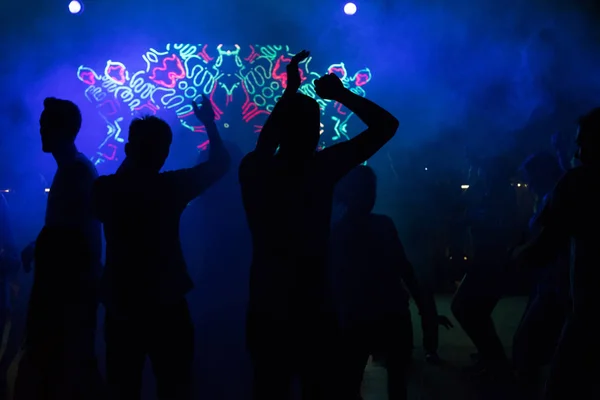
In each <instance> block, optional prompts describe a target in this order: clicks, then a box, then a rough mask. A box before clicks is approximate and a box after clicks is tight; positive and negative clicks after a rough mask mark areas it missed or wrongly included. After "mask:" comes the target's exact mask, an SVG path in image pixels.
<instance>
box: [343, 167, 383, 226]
mask: <svg viewBox="0 0 600 400" xmlns="http://www.w3.org/2000/svg"><path fill="white" fill-rule="evenodd" d="M336 198H337V201H339V202H340V203H342V204H343V205H344V206H346V210H347V212H348V213H349V214H353V215H356V214H361V215H364V214H369V213H370V212H371V211H373V207H375V201H376V199H377V175H375V171H373V169H372V168H371V167H368V166H366V165H359V166H358V167H356V168H354V169H353V170H352V171H350V172H349V173H348V175H346V176H345V177H344V178H343V179H342V180H341V181H340V183H338V186H337V188H336Z"/></svg>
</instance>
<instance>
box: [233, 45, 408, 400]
mask: <svg viewBox="0 0 600 400" xmlns="http://www.w3.org/2000/svg"><path fill="white" fill-rule="evenodd" d="M308 56H309V53H308V52H306V51H303V52H301V53H299V54H297V55H296V56H294V57H293V58H292V60H291V62H290V64H289V66H288V68H287V71H288V84H287V88H286V90H285V92H284V94H283V96H282V98H281V99H280V101H279V102H278V103H277V104H276V106H275V109H274V110H273V112H272V114H271V115H270V117H269V119H268V120H267V121H266V123H265V125H264V127H263V129H262V131H261V133H260V135H259V138H258V142H257V145H256V148H255V150H254V151H252V152H250V153H249V154H248V155H246V157H244V159H243V160H242V163H241V165H240V169H239V178H240V183H241V186H242V198H243V201H244V207H245V210H246V216H247V220H248V225H249V227H250V232H251V234H252V239H253V259H252V265H251V269H250V293H249V295H250V296H249V304H248V316H247V328H246V335H247V345H248V350H249V353H250V356H251V358H252V362H253V365H254V389H253V396H254V399H256V400H268V399H276V400H281V399H285V398H287V396H289V393H290V385H291V381H292V379H293V378H294V377H299V379H300V387H301V390H302V396H303V397H304V398H306V399H322V398H335V397H336V395H335V394H334V393H327V392H328V391H331V390H334V386H335V384H330V383H326V382H327V381H328V380H330V379H333V378H332V377H330V376H326V375H328V374H327V372H326V371H325V366H326V365H327V362H319V361H316V360H317V359H318V358H320V359H323V357H330V356H332V354H331V353H332V352H333V351H332V348H331V346H332V344H333V340H334V337H335V325H336V321H335V315H334V314H333V312H332V310H331V309H330V305H329V306H328V305H326V301H325V297H326V292H327V289H326V286H327V272H326V270H327V251H328V239H329V231H330V220H331V214H332V202H333V191H334V187H335V184H336V183H337V181H338V180H339V179H340V178H342V177H343V176H344V175H345V174H346V173H347V172H348V171H350V170H351V169H352V168H354V167H355V166H357V165H358V164H360V163H362V162H364V161H366V160H367V159H368V158H370V157H371V156H372V155H374V154H375V153H376V152H377V151H378V150H379V149H380V148H381V147H382V146H383V145H384V144H385V143H387V142H388V141H389V140H390V139H391V138H392V137H393V136H394V134H395V132H396V130H397V129H398V120H397V119H396V118H394V117H393V116H392V115H391V114H389V113H388V112H387V111H385V110H383V109H382V108H381V107H379V106H377V105H376V104H374V103H372V102H371V101H369V100H366V99H364V98H362V97H360V96H358V95H356V94H354V93H352V92H350V91H349V90H348V89H346V88H344V86H343V84H342V82H341V81H340V79H339V78H338V77H337V76H335V75H333V74H330V75H325V76H324V77H322V78H320V79H318V80H317V81H315V89H316V92H317V94H318V95H319V96H320V97H321V98H323V99H326V100H334V101H337V102H339V103H341V104H343V105H344V106H346V107H347V108H348V109H349V110H350V111H352V112H354V113H356V115H358V117H359V118H360V119H361V120H362V121H363V122H364V123H365V124H366V125H367V127H368V128H367V130H366V131H364V132H363V133H361V134H359V135H358V136H356V137H355V138H353V139H351V140H349V141H347V142H344V143H340V144H338V145H336V146H332V147H329V148H327V149H325V150H323V151H320V152H316V148H317V144H318V141H319V131H320V109H319V105H318V103H317V102H316V101H315V100H313V99H312V98H310V97H308V96H305V95H302V94H298V93H296V90H297V89H298V88H299V87H300V74H299V71H298V64H299V63H300V62H302V61H303V60H304V59H306V58H307V57H308ZM278 147H279V148H278ZM333 381H335V379H333Z"/></svg>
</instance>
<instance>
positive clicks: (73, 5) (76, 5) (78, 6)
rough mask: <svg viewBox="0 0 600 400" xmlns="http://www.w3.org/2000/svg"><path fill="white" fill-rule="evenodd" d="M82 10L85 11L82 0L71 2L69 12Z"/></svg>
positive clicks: (75, 12) (76, 12) (77, 12)
mask: <svg viewBox="0 0 600 400" xmlns="http://www.w3.org/2000/svg"><path fill="white" fill-rule="evenodd" d="M81 11H83V7H82V5H81V3H80V2H78V1H77V0H73V1H71V2H70V3H69V12H70V13H71V14H79V13H80V12H81Z"/></svg>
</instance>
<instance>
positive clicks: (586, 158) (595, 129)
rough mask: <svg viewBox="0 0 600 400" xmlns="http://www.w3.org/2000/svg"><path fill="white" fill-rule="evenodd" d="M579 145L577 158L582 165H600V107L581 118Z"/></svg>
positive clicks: (578, 133) (578, 134)
mask: <svg viewBox="0 0 600 400" xmlns="http://www.w3.org/2000/svg"><path fill="white" fill-rule="evenodd" d="M577 145H578V146H579V150H578V151H577V158H579V160H580V161H581V164H582V165H584V166H594V167H598V166H599V165H600V160H599V158H600V107H599V108H595V109H593V110H592V111H590V112H589V113H587V114H586V115H584V116H582V117H580V118H579V129H578V131H577Z"/></svg>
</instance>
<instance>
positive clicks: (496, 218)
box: [451, 160, 517, 376]
mask: <svg viewBox="0 0 600 400" xmlns="http://www.w3.org/2000/svg"><path fill="white" fill-rule="evenodd" d="M499 161H500V160H492V162H491V163H490V164H489V165H488V166H487V168H483V170H482V171H480V174H482V175H483V176H482V178H483V181H482V182H481V183H480V184H478V185H476V186H479V188H476V189H477V191H476V192H474V193H473V194H474V195H475V196H477V197H479V198H478V199H477V200H476V201H475V206H474V207H471V208H470V209H469V210H468V212H467V213H468V217H467V218H468V219H469V225H470V231H471V237H472V240H473V259H472V263H470V264H469V265H468V269H467V273H466V274H465V276H464V277H463V279H462V281H461V283H460V286H459V288H458V290H457V291H456V293H455V295H454V298H453V300H452V305H451V309H452V313H453V315H454V317H455V318H456V321H457V322H458V323H459V324H460V326H461V327H462V328H463V330H464V331H465V333H466V334H467V336H469V339H471V341H472V342H473V344H474V345H475V347H476V349H477V351H478V361H477V362H476V363H475V365H473V366H469V367H467V368H466V370H465V371H466V372H468V373H472V374H474V375H478V376H487V375H488V374H498V373H499V374H500V375H502V374H506V373H507V372H508V362H507V357H506V353H505V351H504V347H503V345H502V342H501V341H500V338H499V336H498V333H497V332H496V328H495V326H494V322H493V320H492V316H491V314H492V312H493V310H494V308H495V307H496V305H497V304H498V301H499V300H500V298H501V297H502V294H503V292H504V290H506V282H507V274H506V272H507V270H508V268H507V266H508V261H509V260H510V253H509V251H508V249H509V247H510V245H511V241H512V240H513V238H514V229H515V228H514V227H515V224H514V219H515V216H516V215H517V213H516V211H515V210H516V196H515V194H514V190H513V189H512V187H511V186H510V179H509V176H508V174H505V172H506V171H509V169H508V168H505V166H504V165H502V164H501V163H500V162H499ZM470 190H471V188H469V191H470ZM475 193H477V194H475Z"/></svg>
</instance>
